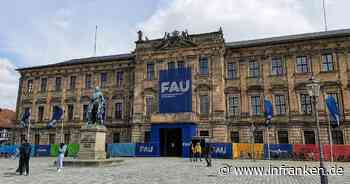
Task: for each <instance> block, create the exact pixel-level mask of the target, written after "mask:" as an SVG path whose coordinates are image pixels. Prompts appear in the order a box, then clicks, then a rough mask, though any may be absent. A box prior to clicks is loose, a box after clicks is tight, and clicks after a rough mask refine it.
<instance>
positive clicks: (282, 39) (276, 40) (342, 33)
mask: <svg viewBox="0 0 350 184" xmlns="http://www.w3.org/2000/svg"><path fill="white" fill-rule="evenodd" d="M212 33H220V32H212ZM212 33H207V34H212ZM203 34H206V33H202V34H191V36H198V35H203ZM346 36H350V29H339V30H333V31H323V32H314V33H304V34H296V35H288V36H277V37H270V38H263V39H254V40H245V41H237V42H227V43H225V46H226V47H227V48H245V47H254V46H264V45H275V44H285V43H290V42H298V41H308V40H316V39H326V38H337V37H346ZM152 41H154V40H152ZM134 57H135V55H134V54H133V53H125V54H117V55H108V56H97V57H88V58H79V59H71V60H68V61H64V62H59V63H54V64H48V65H40V66H32V67H25V68H18V69H17V71H23V70H30V69H41V68H48V67H56V66H69V65H78V64H89V63H97V62H109V61H118V60H132V59H134Z"/></svg>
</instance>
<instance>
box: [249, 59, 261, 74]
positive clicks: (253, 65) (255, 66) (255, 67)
mask: <svg viewBox="0 0 350 184" xmlns="http://www.w3.org/2000/svg"><path fill="white" fill-rule="evenodd" d="M259 70H260V67H259V63H258V62H257V61H250V62H249V77H252V78H258V77H259V76H260V71H259Z"/></svg>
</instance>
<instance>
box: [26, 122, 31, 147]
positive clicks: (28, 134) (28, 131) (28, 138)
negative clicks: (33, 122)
mask: <svg viewBox="0 0 350 184" xmlns="http://www.w3.org/2000/svg"><path fill="white" fill-rule="evenodd" d="M29 136H30V117H29V118H28V127H27V140H28V142H31V141H30V137H29Z"/></svg>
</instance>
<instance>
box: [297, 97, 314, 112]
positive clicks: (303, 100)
mask: <svg viewBox="0 0 350 184" xmlns="http://www.w3.org/2000/svg"><path fill="white" fill-rule="evenodd" d="M300 108H301V112H302V113H303V114H311V113H312V104H311V97H310V96H309V95H307V94H300Z"/></svg>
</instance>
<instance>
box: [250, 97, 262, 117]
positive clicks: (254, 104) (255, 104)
mask: <svg viewBox="0 0 350 184" xmlns="http://www.w3.org/2000/svg"><path fill="white" fill-rule="evenodd" d="M250 104H251V108H252V109H251V112H252V115H260V96H251V97H250Z"/></svg>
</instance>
